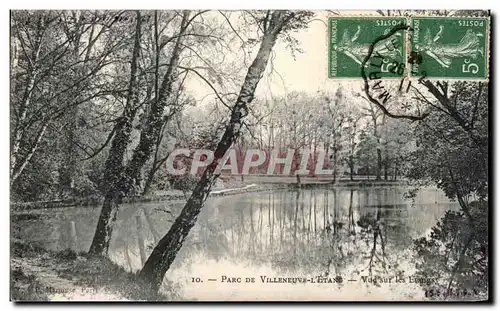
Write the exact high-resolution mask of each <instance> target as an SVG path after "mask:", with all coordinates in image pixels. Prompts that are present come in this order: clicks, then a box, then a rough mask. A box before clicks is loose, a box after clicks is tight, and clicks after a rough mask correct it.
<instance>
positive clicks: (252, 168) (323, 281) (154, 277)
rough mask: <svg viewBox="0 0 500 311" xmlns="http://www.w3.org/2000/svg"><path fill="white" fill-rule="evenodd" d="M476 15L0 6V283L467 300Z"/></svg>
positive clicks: (474, 171)
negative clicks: (2, 142) (4, 190)
mask: <svg viewBox="0 0 500 311" xmlns="http://www.w3.org/2000/svg"><path fill="white" fill-rule="evenodd" d="M490 28H491V23H490V12H489V11H479V10H467V11H462V10H453V9H449V10H376V11H375V10H374V11H342V10H335V9H329V10H311V11H305V10H302V11H298V10H217V9H209V8H208V9H206V10H12V11H10V116H9V117H10V225H11V228H10V297H11V300H12V301H15V302H24V301H30V302H33V301H35V302H42V301H163V302H169V301H328V302H339V301H344V302H346V301H347V302H359V301H405V302H422V301H440V302H450V301H467V302H469V301H474V302H491V299H492V297H491V292H490V288H491V280H490V278H489V272H490V269H489V256H490V252H489V240H490V239H489V237H490V235H489V233H490V231H489V228H490V225H491V222H490V209H489V206H490V202H491V190H490V187H489V159H490V149H489V144H490V139H491V137H490V136H489V133H490V129H489V124H488V120H489V113H490V105H492V103H491V102H490V101H491V100H492V99H491V97H490V93H491V90H490V85H489V79H490V58H491V56H490V40H491V35H490V33H491V29H490Z"/></svg>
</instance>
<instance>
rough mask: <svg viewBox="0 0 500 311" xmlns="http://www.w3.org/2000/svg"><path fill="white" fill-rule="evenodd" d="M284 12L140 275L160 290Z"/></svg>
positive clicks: (234, 132) (270, 30) (252, 90)
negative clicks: (206, 162) (189, 190)
mask: <svg viewBox="0 0 500 311" xmlns="http://www.w3.org/2000/svg"><path fill="white" fill-rule="evenodd" d="M282 14H283V12H281V11H275V12H273V13H272V16H271V22H270V26H272V27H269V28H268V29H267V30H266V31H265V33H264V37H263V40H262V42H261V45H260V48H259V51H258V53H257V56H256V57H255V59H254V61H253V63H252V65H251V66H250V67H249V69H248V72H247V74H246V77H245V81H244V82H243V85H242V87H241V90H240V94H239V96H238V99H237V100H236V103H235V105H234V107H233V109H232V112H231V120H230V122H229V124H228V125H227V127H226V130H225V132H224V135H223V136H222V138H221V140H220V142H219V144H218V145H217V148H216V150H215V153H214V161H213V162H212V163H211V164H210V165H209V166H208V167H207V168H206V170H205V171H204V173H203V175H202V177H201V179H200V181H199V182H198V183H197V184H196V187H195V189H194V190H193V193H192V194H191V196H190V198H189V199H188V201H187V203H186V205H185V206H184V208H183V209H182V211H181V213H180V215H179V216H178V217H177V219H176V220H175V222H174V223H173V225H172V227H171V228H170V230H169V231H168V233H167V234H166V235H165V236H164V237H163V238H162V239H161V240H160V242H159V243H158V245H156V247H155V248H154V250H153V252H152V253H151V255H150V256H149V258H148V260H147V261H146V263H145V265H144V267H143V268H142V270H141V271H140V273H139V276H140V277H141V278H142V279H144V280H146V281H147V282H148V283H149V284H150V285H151V287H152V289H153V290H155V291H158V289H159V287H160V285H161V283H162V281H163V277H164V275H165V273H166V272H167V271H168V269H169V268H170V265H171V264H172V263H173V261H174V259H175V257H176V256H177V253H178V251H179V250H180V248H181V246H182V243H183V242H184V240H185V238H186V237H187V235H188V233H189V231H190V230H191V228H192V227H193V226H194V225H195V223H196V219H197V216H198V214H199V213H200V211H201V209H202V207H203V205H204V203H205V200H206V199H207V197H208V195H209V193H210V189H211V187H212V185H213V183H214V181H215V179H216V177H217V176H216V175H215V174H214V172H215V169H216V167H217V165H218V161H219V160H220V159H221V158H222V157H223V156H224V155H225V153H226V152H227V150H228V149H229V148H230V147H231V145H232V144H233V143H234V142H235V140H236V139H237V138H238V136H239V134H240V129H241V126H242V122H243V118H244V117H245V116H246V115H247V114H248V107H247V106H248V104H250V103H251V101H252V100H253V96H254V93H255V89H256V87H257V84H258V83H259V81H260V79H261V78H262V75H263V74H264V71H265V69H266V66H267V62H268V60H269V55H270V53H271V50H272V48H273V46H274V44H275V43H276V39H277V36H278V34H279V32H280V31H281V29H282V27H283V24H284V23H285V21H284V20H285V19H284V18H283V16H282ZM273 21H274V23H273Z"/></svg>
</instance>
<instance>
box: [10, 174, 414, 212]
mask: <svg viewBox="0 0 500 311" xmlns="http://www.w3.org/2000/svg"><path fill="white" fill-rule="evenodd" d="M362 177H365V176H362ZM407 184H408V183H407V181H406V180H402V179H399V180H375V179H374V178H372V179H369V178H368V179H355V180H350V179H348V178H341V179H339V180H336V181H335V182H334V183H333V182H332V179H331V177H330V176H315V177H311V176H304V177H301V178H300V185H299V184H298V183H297V178H296V177H295V176H287V177H285V176H267V175H249V176H245V178H244V181H236V180H234V179H227V178H226V179H224V182H221V183H219V184H218V185H216V187H214V188H213V189H212V191H211V192H210V197H220V196H228V195H236V194H243V193H249V192H263V191H276V190H284V189H290V188H293V189H296V188H298V187H300V188H306V189H309V188H316V187H317V188H343V187H393V186H406V185H407ZM190 194H191V190H186V191H183V190H177V189H169V190H163V191H156V192H155V193H153V194H151V195H147V196H132V197H128V198H124V200H123V203H140V202H163V201H185V200H187V199H188V197H189V195H190ZM101 204H102V198H95V197H91V198H79V199H68V200H50V201H36V202H11V203H10V206H11V211H22V210H32V209H50V208H64V207H75V206H80V207H91V206H98V205H101Z"/></svg>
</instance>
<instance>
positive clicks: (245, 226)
mask: <svg viewBox="0 0 500 311" xmlns="http://www.w3.org/2000/svg"><path fill="white" fill-rule="evenodd" d="M405 191H406V190H405V189H404V188H399V187H397V188H335V189H331V188H330V189H303V190H300V191H296V190H283V191H274V192H259V193H246V194H241V195H232V196H226V197H216V198H211V199H209V200H208V201H207V204H206V205H205V207H204V208H203V210H202V212H201V214H200V215H199V218H198V221H197V223H196V225H195V227H194V228H193V229H192V230H191V232H190V234H189V236H188V238H187V239H186V242H185V244H184V246H183V247H182V249H181V251H180V253H179V254H178V256H177V258H176V259H175V261H174V263H173V265H172V267H171V268H170V270H169V271H168V272H167V274H166V280H168V282H164V283H168V284H170V285H173V286H175V291H176V292H177V293H178V294H179V296H180V299H201V300H353V299H354V300H420V299H422V298H423V291H422V289H421V287H420V286H419V285H418V284H417V283H415V281H416V280H414V279H412V274H413V273H414V271H415V265H414V261H415V260H414V258H413V255H414V254H413V250H412V249H413V239H414V238H417V237H421V236H425V235H427V234H429V232H430V229H431V228H432V227H433V226H434V225H435V224H436V222H437V221H438V220H439V218H441V217H442V216H443V215H444V213H445V211H447V210H449V209H453V210H456V209H458V205H457V204H456V203H454V202H450V201H449V200H448V199H447V198H446V197H445V196H444V194H443V193H442V192H441V191H439V190H437V189H432V188H425V189H422V190H420V191H419V192H418V193H417V196H416V197H415V198H414V200H407V199H404V198H403V194H404V193H405ZM182 207H183V202H176V203H172V202H156V203H135V204H125V205H123V206H122V208H121V210H120V212H119V214H118V219H117V222H116V227H115V230H114V232H113V237H112V240H111V246H110V254H109V256H110V257H111V259H112V260H113V261H115V262H116V263H118V264H120V265H121V266H123V267H124V268H125V269H127V270H129V271H137V270H138V269H140V268H141V264H142V260H144V258H141V257H144V256H147V255H149V253H150V252H151V251H152V249H153V247H154V245H155V243H156V241H158V240H159V239H160V238H161V237H162V236H163V235H164V234H165V233H166V232H167V231H168V229H169V227H170V225H171V224H172V222H173V220H174V219H175V217H176V216H177V215H178V213H179V212H180V209H181V208H182ZM99 211H100V208H99V207H94V208H91V207H80V208H67V209H52V210H41V211H36V213H42V214H43V217H41V218H39V219H19V220H16V224H17V225H16V226H15V230H14V236H15V237H17V238H20V239H22V240H28V241H36V242H38V243H40V244H41V245H42V246H43V247H45V248H48V249H52V250H62V249H66V248H68V247H70V248H72V249H74V250H78V251H87V250H88V248H89V246H90V243H91V241H92V237H93V234H94V230H95V225H96V222H97V218H98V215H99ZM75 235H76V239H74V238H71V237H74V236H75ZM140 243H143V245H144V248H143V250H144V251H143V255H142V256H141V248H140V247H139V245H140ZM396 275H398V276H399V279H400V280H401V279H402V280H404V281H405V282H404V283H397V282H396V279H395V278H396ZM370 277H380V278H378V280H379V281H377V282H375V283H373V282H370ZM197 278H199V279H197ZM238 278H239V279H238ZM247 278H248V281H249V282H246V281H247ZM252 279H253V281H252ZM222 280H224V282H222ZM231 280H232V281H233V282H229V281H231ZM412 280H413V282H412ZM238 281H240V282H238ZM384 281H385V282H384ZM389 281H390V282H389Z"/></svg>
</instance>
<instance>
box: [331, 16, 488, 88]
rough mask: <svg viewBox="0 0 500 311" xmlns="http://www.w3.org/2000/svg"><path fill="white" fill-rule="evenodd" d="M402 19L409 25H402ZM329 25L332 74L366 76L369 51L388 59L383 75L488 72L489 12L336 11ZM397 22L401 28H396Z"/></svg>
mask: <svg viewBox="0 0 500 311" xmlns="http://www.w3.org/2000/svg"><path fill="white" fill-rule="evenodd" d="M402 25H409V26H410V27H406V29H402V28H404V27H401V26H402ZM328 26H329V36H328V38H329V39H328V47H329V50H328V75H329V77H330V78H346V79H353V78H361V76H362V70H361V64H362V63H363V62H364V61H365V58H366V57H367V56H368V55H369V54H370V60H371V59H372V58H373V57H376V58H380V59H382V60H383V62H382V66H381V68H380V69H381V74H380V76H381V77H383V78H399V77H401V76H403V75H406V74H408V75H410V76H413V77H421V76H426V77H429V78H441V79H462V80H465V79H478V80H481V79H487V78H488V62H489V31H490V25H489V18H488V17H448V16H432V17H431V16H413V17H378V16H358V17H348V16H344V17H339V16H336V17H331V18H330V19H329V25H328ZM396 28H400V29H401V30H399V31H394V30H395V29H396ZM389 34H390V35H389ZM384 35H386V36H384ZM381 36H384V37H381ZM381 38H383V39H381ZM370 48H371V51H370ZM370 52H371V53H370ZM409 55H413V56H417V58H416V59H418V61H416V62H415V61H412V62H411V64H410V62H409V57H408V56H409ZM370 60H366V61H365V62H364V64H365V68H367V67H369V66H370ZM384 64H385V67H384ZM393 64H404V67H405V68H409V70H404V72H403V71H401V70H397V71H396V70H390V68H391V65H393Z"/></svg>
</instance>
